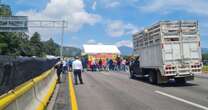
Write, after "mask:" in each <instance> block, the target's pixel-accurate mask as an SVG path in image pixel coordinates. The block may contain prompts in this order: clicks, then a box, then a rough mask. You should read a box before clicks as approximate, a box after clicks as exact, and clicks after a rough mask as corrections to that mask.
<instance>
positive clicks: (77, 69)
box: [72, 57, 83, 85]
mask: <svg viewBox="0 0 208 110" xmlns="http://www.w3.org/2000/svg"><path fill="white" fill-rule="evenodd" d="M82 69H83V66H82V62H81V61H80V60H79V57H76V58H75V61H73V62H72V70H73V73H74V81H75V85H77V84H78V82H77V77H78V78H79V82H80V84H83V80H82Z"/></svg>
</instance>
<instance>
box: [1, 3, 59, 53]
mask: <svg viewBox="0 0 208 110" xmlns="http://www.w3.org/2000/svg"><path fill="white" fill-rule="evenodd" d="M0 16H12V11H11V9H10V7H9V6H7V5H1V6H0ZM29 38H30V37H29V36H28V35H27V34H25V33H23V32H19V33H17V32H11V33H8V32H1V33H0V55H11V56H38V57H43V56H45V55H46V54H48V55H56V56H57V55H59V50H60V49H59V47H60V46H59V45H58V44H56V43H55V42H54V41H53V40H52V39H50V40H48V41H45V42H42V41H41V36H40V34H39V33H37V32H35V33H34V34H33V35H32V37H31V38H30V39H29Z"/></svg>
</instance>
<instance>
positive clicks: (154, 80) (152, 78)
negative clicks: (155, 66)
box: [148, 71, 157, 84]
mask: <svg viewBox="0 0 208 110" xmlns="http://www.w3.org/2000/svg"><path fill="white" fill-rule="evenodd" d="M148 78H149V82H150V83H151V84H157V73H154V71H150V72H149V77H148Z"/></svg>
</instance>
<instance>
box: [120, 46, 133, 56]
mask: <svg viewBox="0 0 208 110" xmlns="http://www.w3.org/2000/svg"><path fill="white" fill-rule="evenodd" d="M118 49H119V50H120V52H121V55H132V53H133V48H130V47H127V46H121V47H118Z"/></svg>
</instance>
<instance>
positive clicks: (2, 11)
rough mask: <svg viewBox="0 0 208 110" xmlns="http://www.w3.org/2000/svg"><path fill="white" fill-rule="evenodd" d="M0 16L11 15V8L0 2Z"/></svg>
mask: <svg viewBox="0 0 208 110" xmlns="http://www.w3.org/2000/svg"><path fill="white" fill-rule="evenodd" d="M0 16H12V11H11V8H10V7H9V6H8V5H4V4H0Z"/></svg>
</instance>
